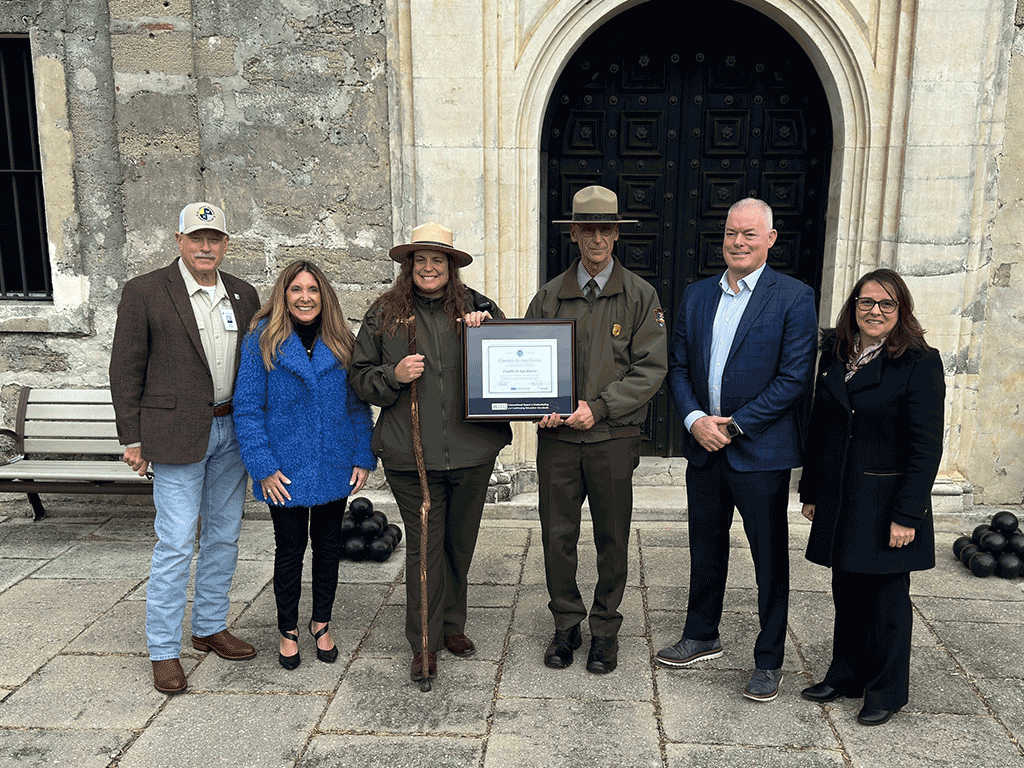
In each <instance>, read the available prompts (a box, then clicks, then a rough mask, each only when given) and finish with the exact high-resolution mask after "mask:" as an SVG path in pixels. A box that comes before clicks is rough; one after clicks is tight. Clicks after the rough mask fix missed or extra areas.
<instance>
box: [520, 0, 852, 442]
mask: <svg viewBox="0 0 1024 768" xmlns="http://www.w3.org/2000/svg"><path fill="white" fill-rule="evenodd" d="M680 6H681V4H680V3H679V2H678V0H651V1H650V2H647V3H643V4H642V5H639V6H636V7H634V8H632V9H630V10H628V11H626V12H624V13H622V14H620V15H618V16H616V17H615V18H613V19H611V20H610V21H608V22H607V23H606V24H605V25H604V26H603V27H601V28H600V29H598V30H597V31H596V32H595V33H594V34H592V35H591V36H590V37H589V38H588V39H587V40H586V41H585V42H584V43H583V45H582V46H581V47H580V49H579V51H578V52H577V53H576V54H575V55H574V56H573V57H572V59H571V60H570V61H569V63H568V64H567V65H566V67H565V69H564V71H563V72H562V74H561V76H560V77H559V80H558V82H557V84H556V86H555V89H554V92H553V94H552V97H551V103H550V105H549V107H548V111H547V114H546V116H545V121H544V132H543V137H542V145H541V153H542V156H541V169H542V174H543V177H542V178H541V180H540V183H541V185H542V186H541V189H542V190H543V193H542V195H541V238H542V244H543V253H544V254H545V259H546V263H545V265H544V278H545V279H550V278H552V277H554V276H556V275H557V274H559V273H560V272H562V271H563V270H565V269H566V268H567V267H568V266H569V264H570V263H571V262H572V260H573V259H574V258H575V257H576V255H577V254H576V253H575V251H574V250H573V247H572V244H571V243H570V241H569V236H568V227H565V226H558V225H552V224H551V223H550V222H551V220H552V219H564V218H570V217H571V212H572V196H573V195H574V194H575V193H576V192H577V191H578V190H579V189H581V188H582V187H585V186H587V185H590V184H602V185H604V186H606V187H609V188H611V189H613V190H615V191H616V192H617V193H618V196H619V206H620V211H621V212H622V213H623V214H624V215H625V217H626V218H632V219H639V220H640V224H637V225H627V226H624V227H623V228H622V234H621V236H620V239H619V244H618V254H617V255H618V257H619V258H620V259H621V260H622V261H623V263H624V264H625V265H626V266H627V267H628V268H629V269H631V270H633V271H634V272H636V273H637V274H639V275H641V276H643V277H644V278H646V279H647V280H648V281H650V283H651V284H652V285H654V286H655V288H657V290H658V294H659V296H660V297H661V302H662V306H663V307H664V309H665V314H666V317H667V319H668V321H669V323H670V326H669V332H670V338H671V323H672V322H673V321H674V319H675V313H676V310H677V307H678V305H679V302H680V301H681V299H682V295H683V291H684V290H685V288H686V286H687V285H688V284H689V283H691V282H693V281H695V280H699V279H702V278H704V277H709V276H712V275H716V274H720V273H721V272H722V271H723V270H724V269H725V262H724V261H723V259H722V251H721V241H722V230H723V227H724V225H725V215H726V211H727V210H728V208H729V206H730V205H731V204H732V203H734V202H735V201H736V200H739V199H740V198H743V197H748V196H755V197H760V198H762V199H764V200H766V201H767V202H768V203H769V204H770V205H771V206H772V209H773V210H774V212H775V227H776V229H777V230H778V232H779V237H778V240H777V242H776V245H775V247H774V248H772V250H771V252H770V254H769V264H770V265H771V266H772V268H774V269H777V270H779V271H781V272H784V273H786V274H790V275H793V276H795V277H796V278H798V279H799V280H802V281H803V282H804V283H806V284H807V285H810V286H811V287H813V288H814V291H815V294H816V295H817V296H818V297H819V298H820V295H821V265H822V253H823V248H824V242H825V218H826V217H825V213H826V204H827V197H828V195H827V190H828V177H829V166H830V159H831V155H832V122H831V115H830V112H829V107H828V102H827V100H826V97H825V93H824V90H823V88H822V86H821V82H820V80H819V79H818V76H817V74H816V72H815V70H814V67H813V66H812V65H811V62H810V60H809V59H808V57H807V55H806V54H805V53H804V51H803V50H802V49H801V48H800V46H799V45H797V43H796V41H794V40H793V38H792V37H791V36H790V35H789V34H788V33H787V32H786V31H784V30H783V29H782V28H781V27H780V26H778V25H777V24H776V23H775V22H773V21H771V20H770V19H768V18H767V17H765V16H764V15H762V14H760V13H757V12H756V11H753V10H751V9H750V8H748V7H746V6H744V5H741V4H739V3H735V2H729V1H728V0H720V2H716V3H701V4H700V5H699V6H698V7H696V8H693V7H692V6H691V5H690V4H686V6H687V7H686V10H685V11H682V10H681V9H680ZM680 17H681V21H675V19H679V18H680ZM682 430H683V426H682V423H681V422H680V420H679V415H678V414H676V413H675V410H674V408H673V407H672V405H671V396H670V394H669V391H668V383H667V382H666V384H665V385H664V386H663V387H662V388H661V391H660V392H659V394H658V396H657V397H656V398H655V399H654V401H653V406H652V408H651V411H650V414H649V417H648V422H647V424H646V426H645V428H644V438H645V439H644V453H645V454H647V455H655V456H673V455H678V452H679V443H680V436H681V433H682Z"/></svg>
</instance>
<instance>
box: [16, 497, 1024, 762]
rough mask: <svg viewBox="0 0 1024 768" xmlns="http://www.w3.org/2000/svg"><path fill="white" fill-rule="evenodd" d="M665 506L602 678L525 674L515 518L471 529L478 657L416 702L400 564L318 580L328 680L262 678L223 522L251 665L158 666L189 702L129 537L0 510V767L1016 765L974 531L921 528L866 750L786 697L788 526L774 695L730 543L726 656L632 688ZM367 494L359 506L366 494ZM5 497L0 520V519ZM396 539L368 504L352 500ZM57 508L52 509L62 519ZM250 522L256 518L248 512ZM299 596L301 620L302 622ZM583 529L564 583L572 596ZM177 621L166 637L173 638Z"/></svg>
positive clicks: (124, 510)
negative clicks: (324, 583)
mask: <svg viewBox="0 0 1024 768" xmlns="http://www.w3.org/2000/svg"><path fill="white" fill-rule="evenodd" d="M681 495H682V490H681V489H679V488H675V489H658V488H653V489H646V490H645V489H639V490H638V499H637V512H636V515H635V520H634V525H633V531H634V535H633V537H632V540H631V549H630V576H629V586H628V588H627V591H626V597H625V600H624V604H623V609H622V610H623V614H624V615H625V621H624V623H623V627H622V632H621V635H620V638H619V640H620V651H619V666H618V669H616V670H615V671H614V672H613V673H611V674H609V675H605V676H595V675H591V674H588V673H587V671H586V669H585V660H586V649H587V648H588V647H589V638H587V637H586V633H585V636H584V645H583V648H582V650H581V652H580V653H579V654H578V656H577V661H576V663H575V664H573V665H572V666H571V667H570V668H568V669H566V670H551V669H548V668H546V667H545V666H544V665H543V662H542V654H543V651H544V648H545V646H546V645H547V642H548V640H549V638H550V634H551V631H552V624H551V619H550V615H549V613H548V610H547V608H546V603H547V595H546V591H545V587H544V573H543V556H542V552H541V543H540V528H539V525H538V523H537V520H536V512H535V504H533V503H531V499H530V497H529V496H527V497H521V498H519V499H517V500H516V502H514V503H511V504H507V505H501V504H497V505H489V506H488V509H487V511H486V513H485V519H484V524H483V527H482V530H481V534H480V542H479V546H478V547H477V553H476V559H475V561H474V564H473V568H472V571H471V572H470V581H471V583H472V586H471V589H470V606H471V608H470V616H469V624H468V626H467V634H469V635H470V636H471V637H472V638H473V640H474V641H475V642H476V645H477V648H478V653H477V655H476V657H474V658H472V659H468V660H462V659H457V658H455V657H454V656H452V655H450V654H448V653H447V651H442V653H441V654H439V657H438V662H439V663H438V667H439V669H438V678H437V680H436V681H435V682H434V685H433V690H432V691H430V692H429V693H423V692H421V691H420V690H419V687H418V685H416V684H414V683H412V682H410V680H409V677H408V666H409V660H410V658H411V652H410V649H409V647H408V644H407V642H406V640H405V636H404V601H405V597H404V578H405V574H404V567H403V566H404V559H405V558H404V555H405V542H404V540H403V543H402V545H401V547H400V549H399V550H398V553H397V555H396V556H393V557H392V558H391V559H390V560H389V561H387V562H386V563H383V564H378V563H353V562H343V563H342V565H341V582H342V583H341V585H340V587H339V591H338V599H337V604H336V606H335V613H334V618H333V621H332V624H331V630H332V634H333V636H334V638H335V641H336V642H337V644H338V648H339V650H340V656H339V659H338V661H337V663H336V664H333V665H328V664H323V663H320V662H318V661H317V659H316V657H315V654H314V651H313V647H314V646H313V642H312V639H311V638H310V637H309V636H308V634H305V635H304V637H303V639H301V640H300V647H301V652H302V659H303V660H302V664H301V666H300V667H299V668H298V669H297V670H295V671H292V672H288V671H285V670H284V669H282V668H281V667H280V666H279V665H278V663H277V631H276V617H275V608H274V597H273V586H272V583H271V578H272V571H273V551H274V540H273V530H272V526H271V522H270V520H269V519H267V517H266V515H265V514H260V509H259V508H258V507H257V506H256V505H249V507H247V515H246V520H245V521H244V524H243V528H242V539H241V554H240V558H241V559H240V561H239V564H238V570H237V573H236V576H235V580H234V586H233V589H232V592H231V612H230V615H229V617H228V623H229V626H230V627H231V629H232V631H233V632H234V633H236V634H237V635H239V636H240V637H242V638H244V639H247V640H249V641H251V642H253V643H255V644H256V646H257V648H258V649H259V655H258V656H257V657H256V659H254V660H252V661H247V662H229V661H225V660H223V659H220V658H218V657H217V656H215V655H214V654H212V653H211V654H203V653H199V652H196V651H194V650H193V649H192V648H191V646H190V645H187V646H186V648H185V649H184V655H183V658H182V662H183V665H184V667H185V671H186V674H187V675H188V682H189V689H188V691H187V692H186V693H184V694H182V695H179V696H173V697H168V696H164V695H162V694H160V693H158V692H157V691H155V690H154V689H153V687H152V676H151V668H150V663H149V660H148V657H147V654H146V642H145V635H144V631H143V625H144V609H145V589H146V579H147V576H148V571H149V559H150V554H151V552H152V546H153V541H154V534H153V529H152V513H151V512H150V511H147V509H146V507H145V506H142V507H140V506H139V502H138V501H127V500H125V499H124V498H116V497H110V501H109V502H102V501H93V502H90V503H81V504H79V503H72V504H64V503H63V502H48V507H49V508H50V517H48V518H47V519H45V520H42V521H40V522H33V521H32V520H31V519H30V518H28V517H26V516H25V515H26V514H27V510H28V505H27V503H24V504H22V503H20V502H18V501H4V502H3V503H2V504H0V766H4V767H5V768H6V767H7V766H12V767H13V766H17V767H18V768H21V767H22V766H32V767H35V766H54V765H60V766H73V767H74V768H100V767H101V766H118V767H119V768H165V767H166V768H170V767H171V766H173V767H174V768H184V767H186V766H228V767H231V766H259V767H261V768H262V767H264V766H266V767H270V766H275V767H276V766H281V767H282V768H285V767H287V768H291V767H292V766H296V767H300V766H301V767H303V768H312V767H313V766H318V767H319V766H396V767H397V766H427V767H429V768H435V767H437V768H440V767H442V766H444V767H447V766H451V767H452V768H463V767H466V768H469V767H472V768H527V767H529V766H559V767H564V768H605V767H606V766H607V767H608V768H613V767H614V768H623V767H627V768H630V767H638V768H639V767H641V766H643V767H646V766H651V767H652V768H684V766H685V767H689V766H694V767H697V766H743V767H744V768H746V767H748V766H749V767H751V768H752V767H753V766H766V767H768V768H790V767H791V766H792V767H796V766H801V767H806V768H818V767H821V768H825V767H829V768H832V767H834V768H881V767H884V766H915V767H916V766H971V767H972V768H973V767H974V766H1011V765H1024V750H1022V747H1021V744H1022V742H1024V591H1022V584H1024V579H1016V580H1014V581H1005V580H1002V579H998V578H989V579H977V578H974V577H973V576H971V574H970V573H969V572H968V571H967V570H965V569H964V568H963V567H962V566H961V565H960V564H959V563H958V562H956V561H955V560H954V559H953V557H952V554H951V553H950V551H949V548H950V545H951V544H952V541H953V539H954V538H956V536H957V535H959V534H960V533H961V532H970V530H971V529H972V528H973V527H974V525H976V524H977V523H978V522H981V521H983V520H987V517H988V516H989V515H991V513H992V511H993V510H988V509H977V510H975V511H974V512H972V513H971V514H968V515H940V516H939V518H938V520H937V529H938V530H937V537H936V538H937V547H938V553H937V554H938V566H937V567H936V568H935V569H934V570H932V571H928V572H924V573H919V574H915V575H914V576H913V578H912V586H911V591H912V594H913V599H914V605H915V624H914V640H913V642H914V652H913V658H912V671H911V691H910V703H909V705H908V706H907V707H906V708H905V709H904V710H903V711H901V712H900V713H898V714H897V715H896V716H894V717H893V719H892V721H891V722H890V723H889V724H888V725H886V726H883V727H879V728H865V727H863V726H860V725H858V724H857V723H856V721H855V716H856V713H857V710H858V708H859V703H858V702H853V701H850V700H846V699H840V700H839V701H837V702H835V703H834V704H829V705H824V706H822V705H818V704H813V703H811V702H808V701H804V700H803V699H801V698H800V696H799V691H800V689H801V688H803V687H805V686H807V685H809V684H811V683H812V682H815V681H817V680H819V679H820V678H821V676H822V674H823V673H824V671H825V668H826V667H827V664H828V660H829V650H830V642H831V630H832V605H831V599H830V594H829V572H828V571H827V570H826V569H823V568H820V567H818V566H815V565H812V564H810V563H808V562H807V561H806V560H805V559H804V558H803V548H804V544H805V542H806V539H807V532H808V524H807V523H806V521H804V519H803V518H802V517H801V516H800V515H799V512H798V504H797V502H796V500H795V498H794V499H792V502H791V507H790V521H791V526H790V546H791V579H792V599H791V609H790V623H789V639H788V643H787V648H786V662H785V665H784V671H785V678H784V680H783V683H782V690H781V693H780V695H779V697H778V699H776V700H775V701H774V702H771V703H767V704H760V703H755V702H751V701H749V700H747V699H745V698H743V697H742V695H741V690H742V688H743V686H744V684H745V682H746V680H747V678H748V676H749V674H750V671H751V665H752V645H753V639H754V635H755V632H756V627H757V615H756V590H755V585H754V576H753V569H752V566H751V562H750V556H749V552H748V550H747V546H746V543H745V541H744V540H743V536H742V529H741V528H740V526H739V523H738V517H737V521H736V523H735V524H734V526H733V531H732V540H733V549H732V558H731V568H730V575H729V586H728V592H727V595H726V601H725V610H726V614H725V616H724V620H723V626H722V639H723V643H724V645H725V654H724V655H723V656H722V657H721V658H719V659H716V660H714V661H711V662H707V663H705V664H701V665H696V666H695V667H693V668H690V669H685V670H667V669H664V668H661V667H659V666H657V665H655V664H654V663H653V662H652V656H653V654H654V652H656V651H657V650H658V649H659V648H661V647H663V646H665V645H669V644H671V643H674V642H676V641H677V640H678V639H679V635H680V633H681V629H682V624H683V616H684V608H685V600H686V579H687V573H688V567H689V563H688V550H687V531H686V519H685V507H684V506H683V502H682V499H680V498H678V497H680V496H681ZM371 496H372V495H371ZM8 498H13V497H8ZM373 498H374V499H375V501H376V502H377V503H378V506H379V507H380V508H383V509H384V511H385V512H387V513H388V515H389V517H392V519H393V522H400V520H397V519H395V518H397V517H398V516H397V514H395V513H394V505H393V502H391V503H390V504H389V501H388V497H387V496H385V495H377V496H373ZM69 510H71V511H69ZM262 511H263V512H264V513H265V508H262ZM308 567H309V563H308V556H307V572H306V574H307V583H306V584H305V585H304V595H303V598H304V600H303V605H302V608H301V612H300V615H308V612H309V602H308V593H309V585H308ZM594 573H595V566H594V549H593V541H592V534H591V529H590V528H589V525H588V524H586V523H585V525H584V531H583V536H582V539H581V563H580V585H581V589H582V591H583V593H584V594H585V595H586V594H588V593H589V591H590V590H591V589H592V586H593V582H594ZM187 620H188V619H187V617H186V638H187V636H188V630H187Z"/></svg>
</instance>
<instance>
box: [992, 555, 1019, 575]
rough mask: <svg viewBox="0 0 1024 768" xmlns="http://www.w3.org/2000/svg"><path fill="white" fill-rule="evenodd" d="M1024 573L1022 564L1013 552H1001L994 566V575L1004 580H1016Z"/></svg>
mask: <svg viewBox="0 0 1024 768" xmlns="http://www.w3.org/2000/svg"><path fill="white" fill-rule="evenodd" d="M1022 571H1024V562H1022V561H1021V559H1020V558H1019V557H1017V555H1015V554H1013V552H1003V554H1001V555H1000V556H999V562H998V564H997V565H996V573H997V574H999V575H1000V576H1002V577H1003V578H1004V579H1016V578H1017V577H1018V576H1020V574H1021V572H1022Z"/></svg>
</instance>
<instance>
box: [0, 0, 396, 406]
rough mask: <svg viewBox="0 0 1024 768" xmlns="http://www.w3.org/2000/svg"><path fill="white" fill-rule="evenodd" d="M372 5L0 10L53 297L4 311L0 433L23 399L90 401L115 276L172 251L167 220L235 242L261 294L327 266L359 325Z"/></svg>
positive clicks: (381, 67)
mask: <svg viewBox="0 0 1024 768" xmlns="http://www.w3.org/2000/svg"><path fill="white" fill-rule="evenodd" d="M383 16H384V0H309V1H307V2H303V3H281V2H276V1H273V0H248V1H247V2H245V3H228V2H216V3H191V2H188V1H187V0H37V1H36V2H6V3H3V7H2V8H0V32H8V33H10V32H14V33H24V32H28V33H29V34H30V35H31V41H32V53H33V59H34V72H35V77H36V91H37V101H38V104H39V112H40V115H39V122H40V126H41V137H40V139H41V146H42V151H43V165H44V168H45V175H44V190H45V196H46V204H47V222H48V228H49V235H50V244H51V254H52V256H51V263H52V265H53V268H54V292H55V297H54V302H53V304H52V305H50V304H40V303H33V304H31V305H30V304H28V303H19V302H4V303H3V304H0V338H2V344H0V399H2V406H3V418H2V422H3V423H4V425H11V424H12V422H13V417H14V413H13V408H12V405H13V403H14V400H15V398H16V394H17V391H18V388H19V387H20V386H21V385H31V386H35V387H40V386H47V385H49V386H105V385H106V384H107V366H108V360H109V350H110V339H111V335H112V332H113V324H114V320H115V317H116V308H117V301H118V299H119V297H120V291H121V287H122V286H123V285H124V282H125V280H127V279H128V278H131V277H134V276H135V275H138V274H140V273H143V272H147V271H149V270H152V269H154V268H156V267H160V266H163V265H165V264H168V263H169V262H170V261H171V260H172V259H173V258H174V257H175V256H176V254H177V247H176V246H175V243H174V239H173V237H174V231H175V228H176V225H177V215H178V211H179V210H180V209H181V207H182V206H183V205H184V204H185V203H187V202H190V201H193V200H202V199H205V200H209V201H210V202H213V203H215V204H217V205H220V206H222V207H223V208H224V210H225V211H226V213H227V216H228V226H229V229H230V230H231V232H232V237H231V245H230V247H229V249H228V255H227V258H226V260H225V265H224V266H225V269H226V270H227V271H229V272H232V273H234V274H238V275H240V276H242V277H244V278H245V279H247V280H249V281H250V282H252V283H253V284H254V285H256V287H257V288H258V289H259V291H260V293H261V296H265V295H266V293H267V291H268V289H269V286H270V285H271V284H272V282H273V279H274V278H275V277H276V275H277V273H278V271H279V269H280V268H281V267H282V266H283V265H284V264H286V263H288V262H289V261H291V260H293V259H295V258H299V257H301V258H310V259H313V260H314V261H317V262H318V263H320V264H321V266H323V267H324V269H325V271H326V272H327V274H328V275H330V276H331V278H332V279H333V281H334V284H335V287H336V288H337V289H338V290H339V293H340V295H341V298H342V304H343V307H344V309H345V313H346V316H347V317H348V318H349V319H350V321H351V322H352V324H353V327H355V326H356V325H357V323H358V321H359V319H360V318H361V317H362V315H363V312H364V311H365V309H366V308H367V307H368V306H369V303H370V301H371V300H372V299H373V298H374V297H376V296H377V295H378V294H379V293H380V292H381V290H382V288H384V287H386V286H387V285H388V284H390V282H391V280H392V278H393V274H394V273H393V262H392V261H391V260H390V259H389V258H388V257H387V254H386V251H387V249H388V248H390V247H391V245H392V244H393V240H392V227H391V222H392V217H391V193H390V167H389V162H388V161H389V150H388V131H387V114H388V112H387V83H386V72H387V64H386V54H385V50H386V41H385V34H384V29H383Z"/></svg>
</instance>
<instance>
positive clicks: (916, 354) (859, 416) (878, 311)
mask: <svg viewBox="0 0 1024 768" xmlns="http://www.w3.org/2000/svg"><path fill="white" fill-rule="evenodd" d="M945 393H946V385H945V380H944V378H943V371H942V361H941V359H940V358H939V353H938V352H937V351H936V350H934V349H932V348H931V347H929V346H928V345H927V343H925V340H924V331H923V330H922V329H921V326H920V324H919V323H918V321H917V319H916V318H915V317H914V306H913V299H912V298H911V296H910V291H909V290H908V289H907V285H906V283H904V282H903V279H902V278H901V277H900V276H899V275H898V274H896V273H895V272H893V271H892V270H888V269H879V270H876V271H874V272H870V273H868V274H866V275H864V276H863V277H862V278H861V279H860V280H859V281H858V282H857V284H856V285H855V286H854V288H853V291H852V292H851V293H850V296H849V297H848V298H847V300H846V303H845V304H844V305H843V308H842V310H841V311H840V313H839V317H838V319H837V321H836V329H835V331H834V332H828V333H826V334H824V338H823V341H822V354H821V360H820V362H819V364H818V380H817V383H816V388H815V395H814V406H813V408H812V411H811V422H810V427H809V432H808V441H807V449H806V457H805V461H804V469H803V475H802V478H801V481H800V500H801V502H803V510H802V511H803V515H804V517H806V518H807V519H808V520H810V521H811V533H810V538H809V540H808V542H807V559H808V560H810V561H811V562H813V563H817V564H819V565H824V566H826V567H829V568H831V569H832V599H833V602H834V603H835V613H836V616H835V629H834V633H833V640H832V663H831V665H830V666H829V669H828V672H827V673H826V674H825V678H824V679H823V680H822V681H821V682H820V683H817V684H816V685H812V686H811V687H810V688H807V689H805V690H804V691H802V694H801V695H802V696H803V697H804V698H806V699H810V700H811V701H817V702H826V701H833V700H834V699H837V698H839V697H840V696H843V695H845V696H849V697H851V698H860V697H861V696H862V695H863V697H864V705H863V708H862V709H861V711H860V714H859V715H858V716H857V720H858V722H860V723H861V724H863V725H881V724H882V723H885V722H887V721H888V720H889V718H890V717H892V715H893V713H894V712H896V711H897V710H899V709H900V708H901V707H902V706H903V705H904V704H906V703H907V700H908V695H909V689H910V641H911V630H912V622H913V613H912V608H911V603H910V572H911V571H921V570H927V569H929V568H932V567H934V566H935V531H934V528H933V525H932V510H931V490H932V484H933V483H934V482H935V475H936V474H937V472H938V469H939V460H940V458H941V457H942V429H943V401H944V399H945Z"/></svg>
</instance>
